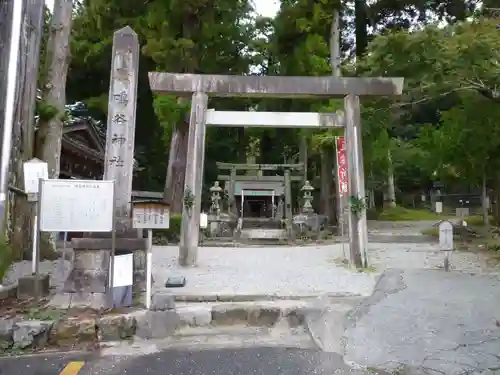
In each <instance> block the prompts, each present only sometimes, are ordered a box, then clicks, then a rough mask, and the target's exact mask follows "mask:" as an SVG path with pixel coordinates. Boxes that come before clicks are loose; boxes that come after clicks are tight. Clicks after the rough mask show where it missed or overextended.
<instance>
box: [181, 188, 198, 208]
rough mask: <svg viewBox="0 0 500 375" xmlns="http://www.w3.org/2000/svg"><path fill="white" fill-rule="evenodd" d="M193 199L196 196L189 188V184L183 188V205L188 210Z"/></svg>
mask: <svg viewBox="0 0 500 375" xmlns="http://www.w3.org/2000/svg"><path fill="white" fill-rule="evenodd" d="M195 199H196V197H195V196H194V194H193V191H192V190H191V188H190V187H189V186H188V187H186V189H184V199H183V204H184V207H185V208H187V209H188V210H190V209H191V208H192V207H193V204H194V200H195Z"/></svg>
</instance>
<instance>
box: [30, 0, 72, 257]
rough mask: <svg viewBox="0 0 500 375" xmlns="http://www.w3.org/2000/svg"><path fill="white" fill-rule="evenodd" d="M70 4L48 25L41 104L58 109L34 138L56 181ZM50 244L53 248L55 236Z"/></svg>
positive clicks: (61, 4) (62, 4)
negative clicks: (48, 33) (44, 79)
mask: <svg viewBox="0 0 500 375" xmlns="http://www.w3.org/2000/svg"><path fill="white" fill-rule="evenodd" d="M72 11H73V1H72V0H56V1H55V3H54V13H53V15H52V21H51V25H50V35H49V41H48V44H47V56H46V60H45V70H46V82H45V85H44V87H43V102H44V104H45V105H50V106H52V107H54V108H55V109H57V115H55V116H54V117H52V118H51V119H48V120H45V119H44V120H42V119H40V121H39V127H38V131H37V132H36V135H35V153H36V156H37V157H38V158H39V159H41V160H44V161H45V162H47V165H48V170H49V178H59V172H60V160H61V142H62V134H63V126H64V122H63V120H64V115H65V108H64V106H65V104H66V78H67V75H68V66H69V60H70V49H69V48H70V46H69V37H70V34H71V21H72ZM48 242H49V244H50V246H51V247H53V248H55V236H54V235H51V236H50V238H49V241H48Z"/></svg>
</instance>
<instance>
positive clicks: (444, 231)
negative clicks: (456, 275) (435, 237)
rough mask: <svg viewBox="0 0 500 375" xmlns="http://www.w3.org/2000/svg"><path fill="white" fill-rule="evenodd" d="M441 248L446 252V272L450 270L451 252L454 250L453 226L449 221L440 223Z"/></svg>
mask: <svg viewBox="0 0 500 375" xmlns="http://www.w3.org/2000/svg"><path fill="white" fill-rule="evenodd" d="M439 246H440V247H441V249H443V250H444V252H445V257H444V270H445V271H446V272H448V271H449V269H450V251H452V250H453V224H452V223H451V222H449V221H448V220H444V221H442V222H441V223H439Z"/></svg>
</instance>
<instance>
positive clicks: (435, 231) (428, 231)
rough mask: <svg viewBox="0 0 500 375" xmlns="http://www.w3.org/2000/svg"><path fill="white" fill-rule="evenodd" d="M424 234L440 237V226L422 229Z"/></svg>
mask: <svg viewBox="0 0 500 375" xmlns="http://www.w3.org/2000/svg"><path fill="white" fill-rule="evenodd" d="M420 233H422V234H423V235H424V236H430V237H439V228H427V229H424V230H423V231H421V232H420Z"/></svg>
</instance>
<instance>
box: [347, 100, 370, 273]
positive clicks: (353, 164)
mask: <svg viewBox="0 0 500 375" xmlns="http://www.w3.org/2000/svg"><path fill="white" fill-rule="evenodd" d="M344 110H345V119H346V124H345V126H346V129H345V136H346V143H347V150H349V152H348V153H347V154H348V162H347V168H348V172H347V178H348V182H349V183H348V185H349V188H348V192H349V196H350V197H354V198H356V199H359V200H362V201H363V203H365V208H363V209H362V210H361V211H360V212H357V213H355V212H353V211H352V210H351V208H350V207H348V209H349V234H350V236H349V251H350V254H351V256H350V259H351V260H352V261H353V263H354V265H355V266H357V267H360V266H365V267H366V266H367V264H366V263H367V257H366V251H367V247H368V229H367V222H366V192H365V172H364V166H363V146H362V138H361V116H360V108H359V96H357V95H347V96H346V97H345V99H344Z"/></svg>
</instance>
